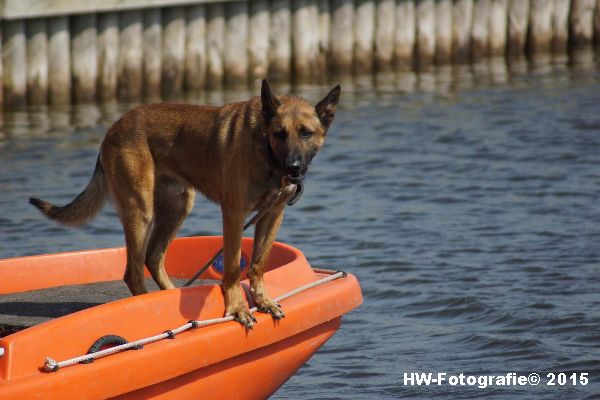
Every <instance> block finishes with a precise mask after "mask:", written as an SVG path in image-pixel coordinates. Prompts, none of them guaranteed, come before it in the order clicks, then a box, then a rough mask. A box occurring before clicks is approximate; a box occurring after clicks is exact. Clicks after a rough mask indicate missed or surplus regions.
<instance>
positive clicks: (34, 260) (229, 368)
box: [0, 237, 362, 399]
mask: <svg viewBox="0 0 600 400" xmlns="http://www.w3.org/2000/svg"><path fill="white" fill-rule="evenodd" d="M221 245H222V238H221V237H190V238H179V239H176V240H174V241H173V243H172V244H171V246H170V247H169V249H168V252H167V257H166V269H167V272H168V273H169V275H170V276H171V277H172V278H174V279H187V278H189V277H191V276H193V275H194V273H195V272H196V271H197V270H198V269H199V268H200V267H201V266H202V265H203V264H204V263H205V262H206V261H208V260H210V259H211V257H212V256H213V255H214V254H215V253H216V252H217V251H218V250H219V249H220V247H221ZM251 253H252V240H251V239H248V238H245V239H244V240H243V246H242V254H243V258H244V259H245V260H249V256H250V254H251ZM124 265H125V250H124V248H115V249H101V250H87V251H78V252H72V253H62V254H50V255H40V256H32V257H21V258H13V259H5V260H0V277H1V278H0V300H1V299H2V296H1V295H7V296H6V297H9V296H14V295H15V294H16V295H21V294H22V293H33V294H35V293H38V292H37V291H39V292H40V293H42V292H44V291H45V290H48V289H49V288H58V287H67V288H69V287H75V286H68V285H87V284H95V283H99V282H108V281H120V280H121V279H122V276H123V272H124ZM242 273H243V272H242ZM243 277H244V278H245V275H243ZM200 278H201V279H219V278H220V268H219V265H218V263H215V264H213V265H212V266H211V267H210V268H209V269H208V270H207V271H206V272H205V273H203V275H202V276H201V277H200ZM265 283H266V286H267V291H268V292H269V294H270V295H271V297H273V298H278V297H279V298H282V299H283V300H281V301H279V302H280V303H281V305H282V307H283V309H284V311H285V313H286V318H285V319H282V320H280V321H274V320H273V319H272V318H271V316H270V315H266V314H262V313H256V315H255V316H256V318H257V320H258V323H257V324H256V325H255V327H254V329H253V330H251V331H247V330H246V329H245V328H243V327H242V326H241V325H240V324H238V323H237V322H233V321H229V322H227V321H225V322H223V321H219V320H218V319H219V318H221V317H222V316H223V312H224V303H223V295H222V293H221V288H220V286H219V285H218V284H217V283H215V282H212V283H211V282H209V283H206V282H205V283H203V284H200V285H195V286H191V287H185V288H179V289H173V290H165V291H155V292H151V293H148V294H145V295H142V296H136V297H129V296H128V297H124V298H121V299H117V300H114V301H109V302H106V303H103V304H98V305H96V304H94V303H93V302H90V304H89V305H90V306H89V307H88V308H84V309H81V310H80V311H76V312H73V313H69V314H67V315H64V316H59V317H57V318H53V319H50V320H48V321H45V322H42V323H39V324H35V325H33V326H30V327H27V328H25V329H21V330H15V331H14V332H12V333H10V334H8V335H6V336H4V337H3V338H0V398H2V399H37V398H40V399H106V398H123V399H149V398H152V399H191V398H207V399H260V398H267V397H269V396H270V395H271V394H272V393H274V392H275V391H276V390H277V389H278V388H279V387H280V386H281V385H282V384H283V383H284V382H285V381H286V380H287V379H289V378H290V377H291V376H292V375H293V374H294V373H295V372H296V371H297V370H298V369H299V368H300V367H301V366H302V365H303V364H304V363H305V362H306V361H307V360H308V359H309V358H310V357H311V356H312V355H313V354H314V353H315V352H316V351H317V350H318V349H319V347H320V346H321V345H323V343H325V342H326V341H327V339H329V338H330V337H331V336H332V335H333V334H334V333H335V332H336V330H337V329H338V328H339V326H340V323H341V316H342V315H343V314H344V313H346V312H348V311H350V310H352V309H353V308H355V307H357V306H358V305H359V304H360V303H361V302H362V294H361V290H360V286H359V284H358V281H357V280H356V278H355V277H354V276H353V275H350V274H340V273H338V274H331V273H329V272H326V271H318V270H313V269H312V268H311V267H310V265H309V264H308V262H307V260H306V258H305V257H304V255H303V254H302V253H301V252H300V251H299V250H298V249H295V248H293V247H291V246H288V245H285V244H282V243H276V244H275V245H274V246H273V250H272V254H271V258H270V260H269V267H268V271H267V272H266V273H265ZM122 285H123V286H124V283H123V284H122ZM242 286H243V287H244V288H245V292H246V294H247V293H248V291H247V287H248V284H247V281H243V282H242ZM86 288H87V286H85V287H84V291H85V289H86ZM30 291H36V292H30ZM90 295H92V296H93V293H90ZM247 298H249V296H247ZM66 301H68V299H67V300H66ZM13 303H17V302H13ZM3 304H7V303H0V307H3ZM53 304H54V303H53ZM250 306H251V304H250ZM0 314H3V312H2V310H1V309H0ZM23 315H24V314H23ZM214 319H217V322H215V323H214V324H212V325H205V324H204V322H203V321H206V320H214ZM1 322H2V321H1V320H0V323H1ZM0 326H1V325H0ZM178 328H181V329H178ZM184 328H185V329H184ZM165 332H166V333H165ZM161 334H162V335H161ZM114 336H118V337H119V338H120V339H123V340H124V341H123V342H114V343H112V342H111V339H110V338H111V337H114ZM152 337H154V338H155V339H156V340H154V341H149V342H144V339H147V338H152ZM100 338H102V339H103V340H104V339H106V340H105V343H103V345H102V346H97V348H94V349H93V350H90V347H91V346H92V344H94V342H97V340H98V339H100ZM127 341H128V342H129V344H127V343H126V342H127ZM137 341H139V342H140V343H142V342H143V343H144V344H143V346H135V347H134V349H128V350H127V349H123V351H114V352H112V351H113V350H117V349H120V348H121V347H127V346H129V345H133V344H134V343H137ZM123 343H125V344H123ZM119 344H121V346H118V347H114V346H117V345H119ZM106 349H108V350H106ZM88 351H98V353H96V354H93V357H94V358H95V359H93V362H90V359H91V356H86V353H88ZM107 351H108V352H112V353H111V354H106V355H103V353H106V352H107ZM82 357H83V358H86V357H87V358H86V359H85V360H83V361H84V362H79V361H82Z"/></svg>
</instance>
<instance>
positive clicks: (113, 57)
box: [98, 13, 119, 101]
mask: <svg viewBox="0 0 600 400" xmlns="http://www.w3.org/2000/svg"><path fill="white" fill-rule="evenodd" d="M118 69H119V15H118V14H117V13H104V14H99V15H98V99H99V100H100V101H111V100H114V99H115V98H116V96H117V83H118Z"/></svg>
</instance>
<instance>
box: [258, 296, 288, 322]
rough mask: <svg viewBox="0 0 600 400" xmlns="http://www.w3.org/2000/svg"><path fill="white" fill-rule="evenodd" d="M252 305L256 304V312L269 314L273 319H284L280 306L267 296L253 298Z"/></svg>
mask: <svg viewBox="0 0 600 400" xmlns="http://www.w3.org/2000/svg"><path fill="white" fill-rule="evenodd" d="M254 304H256V308H257V309H258V311H260V312H263V313H266V314H271V316H272V317H273V318H274V319H281V318H285V313H284V312H283V310H282V309H281V305H279V304H277V303H275V302H274V301H273V300H271V299H270V298H269V296H267V295H262V296H254Z"/></svg>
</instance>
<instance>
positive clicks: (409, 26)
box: [394, 0, 417, 70]
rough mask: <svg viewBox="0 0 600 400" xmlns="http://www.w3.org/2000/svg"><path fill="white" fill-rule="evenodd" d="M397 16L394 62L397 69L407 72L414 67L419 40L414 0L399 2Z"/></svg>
mask: <svg viewBox="0 0 600 400" xmlns="http://www.w3.org/2000/svg"><path fill="white" fill-rule="evenodd" d="M395 15H396V28H395V29H394V62H395V63H396V67H397V68H399V69H405V70H406V69H410V68H411V67H412V64H413V57H414V54H415V51H414V50H415V42H416V38H417V25H416V16H415V4H414V2H413V1H412V0H399V2H398V4H397V5H396V12H395Z"/></svg>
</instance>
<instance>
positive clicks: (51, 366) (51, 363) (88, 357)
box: [44, 268, 347, 372]
mask: <svg viewBox="0 0 600 400" xmlns="http://www.w3.org/2000/svg"><path fill="white" fill-rule="evenodd" d="M313 271H314V272H316V273H319V274H328V276H326V277H324V278H321V279H319V280H316V281H314V282H311V283H308V284H306V285H304V286H300V287H298V288H296V289H294V290H291V291H289V292H287V293H284V294H282V295H281V296H279V297H276V298H275V299H273V300H274V301H275V302H276V303H278V302H280V301H282V300H285V299H287V298H289V297H292V296H294V295H296V294H298V293H300V292H304V291H305V290H309V289H312V288H314V287H316V286H319V285H323V284H325V283H328V282H331V281H334V280H336V279H339V278H345V277H346V275H347V274H346V272H343V271H334V270H329V269H320V268H313ZM257 310H258V309H257V308H256V307H252V308H251V309H250V312H251V313H252V314H254V313H255V312H256V311H257ZM229 321H233V316H229V317H221V318H213V319H206V320H202V321H196V320H191V321H189V322H188V323H187V324H185V325H182V326H180V327H178V328H175V329H171V330H168V331H165V332H163V333H161V334H159V335H155V336H150V337H147V338H143V339H139V340H136V341H134V342H129V343H125V344H122V345H119V346H114V347H110V348H108V349H105V350H100V351H97V352H95V353H90V354H84V355H82V356H79V357H74V358H69V359H68V360H64V361H60V362H59V361H56V360H54V359H52V358H50V357H46V362H45V363H44V370H45V371H47V372H55V371H58V370H59V369H60V368H65V367H69V366H71V365H75V364H78V363H86V362H91V361H93V360H95V359H97V358H101V357H106V356H109V355H111V354H115V353H119V352H122V351H125V350H130V349H134V350H138V349H141V348H142V347H143V346H144V345H146V344H149V343H154V342H158V341H159V340H164V339H174V338H175V336H176V335H178V334H180V333H182V332H185V331H187V330H190V329H197V328H201V327H203V326H210V325H216V324H221V323H224V322H229Z"/></svg>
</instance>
